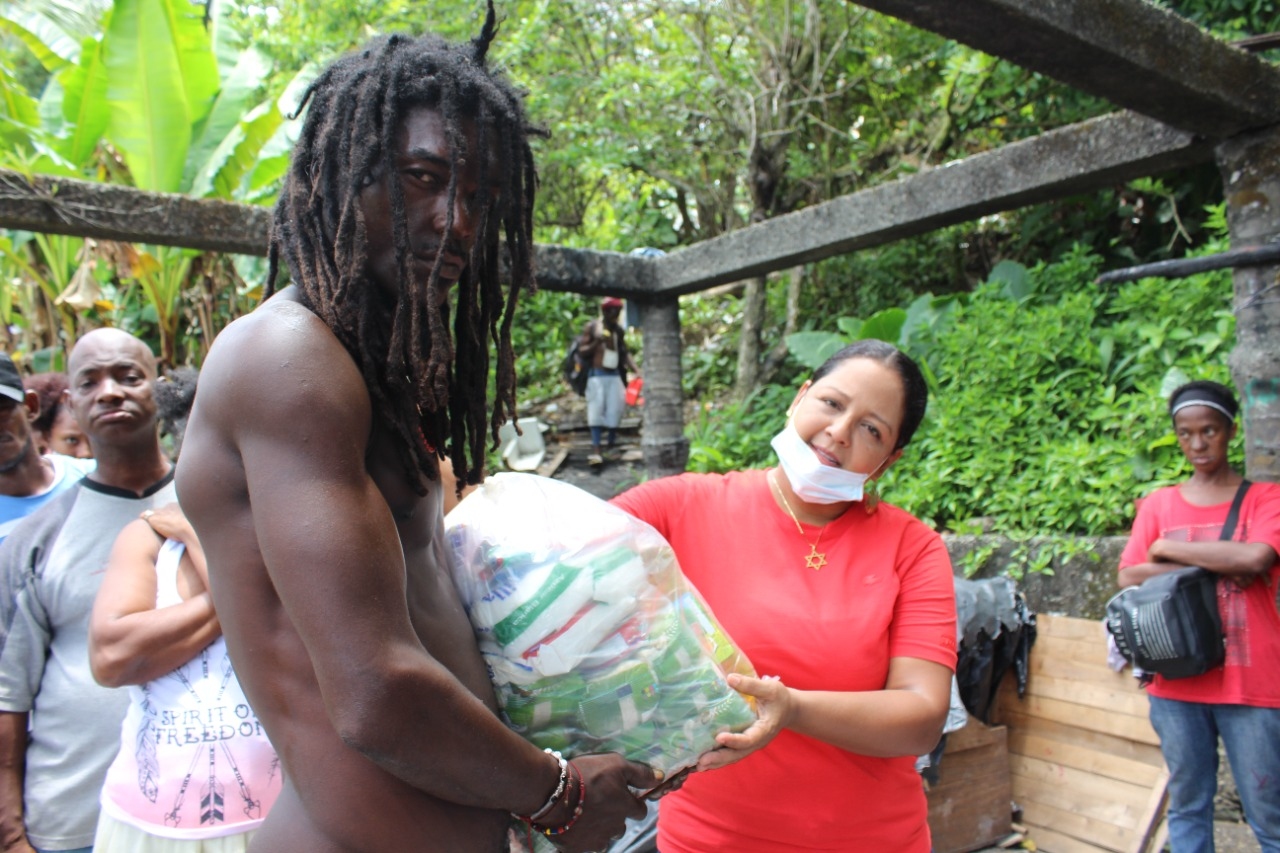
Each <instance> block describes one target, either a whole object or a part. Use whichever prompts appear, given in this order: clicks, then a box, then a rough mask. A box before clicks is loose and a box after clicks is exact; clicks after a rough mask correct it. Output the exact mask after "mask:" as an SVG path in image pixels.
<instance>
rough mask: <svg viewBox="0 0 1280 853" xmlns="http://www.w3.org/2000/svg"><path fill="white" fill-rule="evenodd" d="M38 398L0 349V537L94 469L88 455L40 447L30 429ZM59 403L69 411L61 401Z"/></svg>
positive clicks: (35, 417) (36, 420)
mask: <svg viewBox="0 0 1280 853" xmlns="http://www.w3.org/2000/svg"><path fill="white" fill-rule="evenodd" d="M62 387H63V388H64V389H65V388H66V383H65V382H64V383H63V384H62ZM61 393H62V392H59V394H61ZM40 399H41V397H40V393H39V392H38V391H35V390H32V389H28V388H26V387H25V383H24V382H23V380H22V377H21V376H20V375H19V374H18V368H17V367H16V366H15V365H14V363H13V359H12V358H10V357H9V355H8V354H7V353H0V542H3V541H4V538H5V537H6V536H8V535H9V531H11V530H13V528H14V527H16V526H17V524H18V522H20V521H21V520H22V519H24V518H26V517H27V516H28V515H30V514H31V513H33V512H35V511H36V510H37V509H39V508H40V507H42V506H44V505H45V504H47V503H48V502H49V501H51V500H53V498H54V497H55V496H57V495H58V493H59V492H61V491H63V490H64V489H67V488H70V487H71V486H72V485H73V484H74V483H76V482H77V481H78V480H79V479H80V478H81V477H83V476H84V475H85V474H87V473H89V472H90V471H92V470H93V468H94V463H93V461H92V460H88V461H86V460H82V459H76V458H72V457H69V456H63V455H61V454H53V455H47V454H44V453H42V452H41V451H40V448H39V433H38V431H37V430H36V428H35V425H36V424H37V423H39V422H40V420H41V415H42V414H43V412H42V411H41V408H40ZM61 408H62V411H64V412H66V413H67V415H68V416H70V410H69V409H68V408H67V407H66V406H62V407H61ZM72 423H73V424H74V423H75V419H74V418H72ZM76 432H79V426H76ZM81 437H82V438H83V436H81ZM88 444H89V443H88V442H87V441H86V442H84V446H85V447H88Z"/></svg>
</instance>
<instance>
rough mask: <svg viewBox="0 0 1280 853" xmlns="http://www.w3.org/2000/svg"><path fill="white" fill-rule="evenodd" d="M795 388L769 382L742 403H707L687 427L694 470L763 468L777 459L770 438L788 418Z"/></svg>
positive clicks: (690, 468) (690, 466)
mask: <svg viewBox="0 0 1280 853" xmlns="http://www.w3.org/2000/svg"><path fill="white" fill-rule="evenodd" d="M794 397H795V389H793V388H789V387H786V386H783V385H765V386H764V387H762V388H760V389H758V390H757V391H755V392H754V393H752V394H750V395H749V396H748V397H747V398H746V399H745V400H743V401H742V402H741V403H736V402H729V403H724V404H720V405H717V404H712V403H705V404H703V405H702V406H701V407H699V409H698V413H697V416H696V417H695V418H694V419H693V422H692V423H690V424H688V425H687V426H686V428H685V434H686V435H687V436H688V437H689V464H688V470H690V471H701V472H709V471H720V472H723V471H731V470H735V469H738V468H759V467H763V466H765V465H769V464H771V463H772V462H773V448H771V447H770V446H769V442H770V441H771V440H772V439H773V437H774V436H775V435H777V433H778V430H780V429H781V428H782V424H783V421H784V420H785V418H784V415H783V413H784V412H786V410H787V407H788V406H789V405H791V400H792V399H793V398H794Z"/></svg>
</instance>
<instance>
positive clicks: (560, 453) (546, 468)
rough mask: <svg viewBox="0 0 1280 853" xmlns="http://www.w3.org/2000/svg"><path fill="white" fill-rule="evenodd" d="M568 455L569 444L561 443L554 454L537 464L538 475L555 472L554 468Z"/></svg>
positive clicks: (548, 474)
mask: <svg viewBox="0 0 1280 853" xmlns="http://www.w3.org/2000/svg"><path fill="white" fill-rule="evenodd" d="M568 457H569V445H567V444H562V445H560V449H559V450H557V451H556V452H555V455H554V456H552V457H551V458H550V459H548V460H546V461H545V462H543V463H542V464H541V465H539V466H538V476H540V477H550V476H552V475H553V474H555V473H556V469H558V468H559V467H560V463H562V462H564V460H565V459H567V458H568Z"/></svg>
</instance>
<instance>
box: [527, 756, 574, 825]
mask: <svg viewBox="0 0 1280 853" xmlns="http://www.w3.org/2000/svg"><path fill="white" fill-rule="evenodd" d="M542 751H543V752H545V753H546V754H547V755H550V756H551V757H552V758H554V759H555V760H556V763H557V764H559V765H560V781H559V782H557V783H556V789H555V790H554V791H552V792H551V796H550V797H548V798H547V801H546V802H545V803H543V804H542V808H540V809H538V810H537V811H536V812H534V813H533V814H531V815H529V816H528V817H526V816H524V815H516V817H518V818H520V819H521V820H525V821H528V822H529V823H533V822H534V821H535V820H537V819H538V818H540V817H542V816H544V815H545V814H546V813H547V812H549V811H551V810H552V809H553V808H555V807H556V803H558V802H559V801H560V795H561V794H563V793H564V789H565V785H567V784H568V782H569V762H567V761H565V760H564V756H562V755H561V754H560V753H558V752H556V751H555V750H554V749H551V748H550V747H548V748H547V749H544V750H542Z"/></svg>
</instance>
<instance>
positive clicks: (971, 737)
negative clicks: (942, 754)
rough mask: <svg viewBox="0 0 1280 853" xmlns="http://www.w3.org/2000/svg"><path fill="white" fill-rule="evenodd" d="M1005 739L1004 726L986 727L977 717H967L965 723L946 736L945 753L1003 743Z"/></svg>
mask: <svg viewBox="0 0 1280 853" xmlns="http://www.w3.org/2000/svg"><path fill="white" fill-rule="evenodd" d="M1006 739H1007V734H1006V732H1005V730H1004V726H988V725H986V724H985V723H983V722H982V721H981V720H979V719H978V718H977V717H969V721H968V722H967V723H965V724H964V725H963V726H962V727H960V728H958V729H956V730H955V731H954V732H951V733H950V734H948V735H947V753H948V754H951V753H955V752H962V751H964V750H966V749H974V748H976V747H980V746H988V745H990V744H993V743H1004V742H1005V741H1006Z"/></svg>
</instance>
